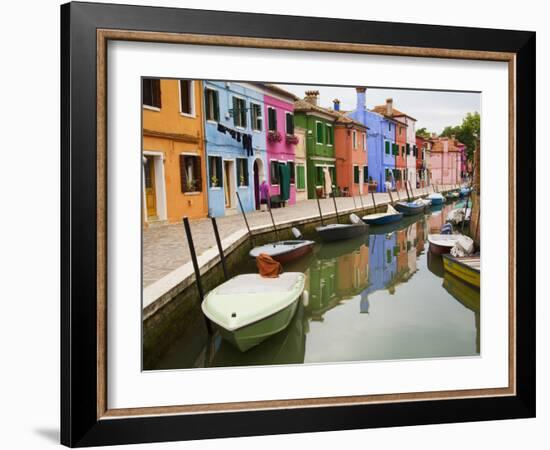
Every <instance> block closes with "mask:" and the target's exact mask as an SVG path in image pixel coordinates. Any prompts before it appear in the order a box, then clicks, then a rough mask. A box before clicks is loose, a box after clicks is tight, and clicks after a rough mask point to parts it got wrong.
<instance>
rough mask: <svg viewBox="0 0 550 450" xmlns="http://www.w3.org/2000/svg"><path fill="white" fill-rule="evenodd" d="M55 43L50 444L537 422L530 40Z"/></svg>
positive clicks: (402, 37) (222, 30)
mask: <svg viewBox="0 0 550 450" xmlns="http://www.w3.org/2000/svg"><path fill="white" fill-rule="evenodd" d="M61 19H62V20H61V25H62V30H61V36H62V42H61V54H62V97H61V111H62V130H61V133H62V136H61V137H62V159H61V169H62V205H63V209H62V248H61V253H62V280H61V283H62V298H61V302H62V303H61V304H62V316H61V339H62V341H61V354H62V378H61V386H62V398H61V407H62V413H61V417H62V423H61V429H62V433H61V440H62V443H63V444H65V445H68V446H75V447H76V446H91V445H108V444H123V443H138V442H155V441H171V440H185V439H203V438H214V437H229V436H246V435H265V434H276V433H298V432H313V431H325V430H343V429H353V428H369V427H386V426H400V425H415V424H428V423H445V422H464V421H479V420H494V419H509V418H520V417H523V418H526V417H533V416H534V415H535V301H534V300H535V287H534V286H535V275H534V274H535V272H534V270H533V267H534V264H535V256H534V255H535V248H536V246H535V233H534V223H535V222H534V211H535V208H534V205H535V190H534V184H535V179H534V173H535V172H534V167H535V137H534V136H535V133H534V129H535V83H534V80H535V72H534V68H535V33H532V32H527V31H508V30H489V29H476V28H457V27H445V26H429V25H417V24H400V23H383V22H367V21H351V20H340V19H328V18H322V19H321V18H309V17H292V16H274V15H273V16H272V15H261V14H249V13H230V12H214V11H201V10H189V9H171V8H153V7H138V6H126V5H109V4H94V3H69V4H66V5H63V6H62V8H61ZM481 255H483V258H481Z"/></svg>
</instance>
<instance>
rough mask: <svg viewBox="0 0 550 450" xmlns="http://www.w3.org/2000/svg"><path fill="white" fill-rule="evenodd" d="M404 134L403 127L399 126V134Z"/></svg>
mask: <svg viewBox="0 0 550 450" xmlns="http://www.w3.org/2000/svg"><path fill="white" fill-rule="evenodd" d="M402 134H403V127H399V136H401V135H402Z"/></svg>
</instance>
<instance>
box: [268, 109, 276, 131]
mask: <svg viewBox="0 0 550 450" xmlns="http://www.w3.org/2000/svg"><path fill="white" fill-rule="evenodd" d="M267 127H268V129H269V131H277V110H276V109H275V108H271V107H269V108H267Z"/></svg>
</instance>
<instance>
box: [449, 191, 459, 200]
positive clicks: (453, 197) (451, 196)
mask: <svg viewBox="0 0 550 450" xmlns="http://www.w3.org/2000/svg"><path fill="white" fill-rule="evenodd" d="M445 197H446V198H447V200H456V199H457V198H458V197H460V194H459V193H458V192H456V191H452V192H447V193H446V194H445Z"/></svg>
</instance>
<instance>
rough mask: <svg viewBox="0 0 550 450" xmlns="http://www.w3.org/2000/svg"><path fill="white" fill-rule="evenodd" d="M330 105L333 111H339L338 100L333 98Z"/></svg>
mask: <svg viewBox="0 0 550 450" xmlns="http://www.w3.org/2000/svg"><path fill="white" fill-rule="evenodd" d="M332 103H333V104H334V111H340V100H338V99H337V98H335V99H334V100H333V101H332Z"/></svg>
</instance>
